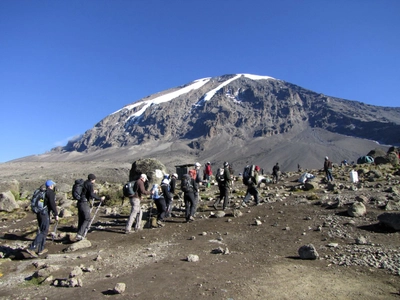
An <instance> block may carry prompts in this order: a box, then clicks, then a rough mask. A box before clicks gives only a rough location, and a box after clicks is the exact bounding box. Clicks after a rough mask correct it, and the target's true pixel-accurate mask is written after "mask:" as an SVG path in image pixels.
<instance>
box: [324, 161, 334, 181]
mask: <svg viewBox="0 0 400 300" xmlns="http://www.w3.org/2000/svg"><path fill="white" fill-rule="evenodd" d="M324 171H325V175H326V180H327V181H328V182H329V181H333V176H332V162H331V161H330V160H329V158H328V156H326V157H325V161H324Z"/></svg>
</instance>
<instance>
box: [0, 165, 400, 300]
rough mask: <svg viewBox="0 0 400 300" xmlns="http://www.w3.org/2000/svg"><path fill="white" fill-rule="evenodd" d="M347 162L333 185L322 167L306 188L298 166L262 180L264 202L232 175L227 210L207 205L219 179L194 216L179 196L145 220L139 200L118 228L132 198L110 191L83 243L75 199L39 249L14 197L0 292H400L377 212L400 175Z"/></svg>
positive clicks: (395, 248)
mask: <svg viewBox="0 0 400 300" xmlns="http://www.w3.org/2000/svg"><path fill="white" fill-rule="evenodd" d="M351 169H352V167H343V168H336V169H335V172H334V176H335V181H334V183H333V184H327V183H325V182H324V181H323V180H322V179H323V174H322V173H320V172H319V171H318V170H312V171H310V173H313V174H314V175H316V176H317V177H316V178H315V179H314V181H313V183H312V184H311V185H308V186H307V188H308V190H306V189H305V187H304V186H303V185H301V184H300V183H298V182H297V179H298V178H299V176H300V174H299V173H295V172H292V173H285V174H283V176H282V180H281V182H279V183H278V184H271V183H269V184H263V185H262V186H261V187H260V193H261V199H262V200H263V203H262V205H260V206H253V205H250V206H248V207H240V205H239V204H240V203H241V200H242V198H243V195H244V192H245V187H244V186H243V185H242V184H241V182H240V181H237V182H236V183H235V186H234V189H233V192H232V194H231V196H232V199H231V207H230V209H229V210H228V211H226V212H225V213H224V212H222V211H215V210H214V209H213V208H212V203H213V199H215V197H216V196H217V195H218V192H217V187H216V186H213V185H212V186H211V187H210V188H204V187H203V188H202V191H201V197H202V201H201V203H200V205H199V209H198V212H197V215H196V220H195V221H194V222H191V223H185V222H184V217H183V212H182V211H181V201H180V200H179V199H175V200H174V203H175V207H174V214H173V216H172V217H171V218H170V219H168V221H167V222H166V224H165V226H164V227H161V228H150V226H149V223H148V222H146V221H147V220H148V207H149V205H150V201H149V200H145V201H143V203H142V204H143V208H144V210H145V212H146V213H145V214H144V218H143V219H144V221H145V222H143V230H141V231H139V232H137V233H133V234H129V235H126V234H123V229H124V225H125V222H126V219H127V217H128V213H129V208H130V207H129V205H128V203H126V202H127V201H125V203H124V204H123V205H122V203H121V202H113V205H112V206H107V207H104V208H100V210H99V213H98V215H97V217H96V219H95V222H94V224H93V226H92V230H91V231H90V232H89V234H88V236H87V240H83V241H81V242H71V241H70V239H72V238H73V235H74V234H73V232H74V231H75V230H74V226H75V225H76V221H77V217H76V216H75V215H74V214H75V213H76V210H75V209H74V206H73V205H72V206H70V207H68V208H67V210H66V211H69V212H70V213H71V216H69V214H68V213H66V214H65V216H64V217H63V218H62V219H61V221H60V222H59V225H58V228H57V234H56V235H54V237H55V239H54V241H53V240H52V235H49V237H48V241H47V248H48V249H49V252H48V253H47V254H46V255H44V256H43V257H40V258H31V257H30V256H29V255H28V254H27V253H25V252H24V251H23V250H22V249H23V248H25V247H26V246H27V245H28V244H29V243H30V242H31V241H32V239H33V238H34V236H35V231H36V220H35V218H34V216H33V214H32V213H30V212H29V211H28V210H25V209H24V208H25V207H26V206H27V205H28V203H27V202H20V203H19V204H20V205H19V206H20V208H19V209H17V210H14V211H13V212H11V213H6V212H2V213H1V216H2V223H1V240H0V242H1V244H0V250H1V252H0V254H1V256H2V259H1V260H0V261H1V264H0V273H1V277H0V287H1V289H0V297H2V298H3V299H56V298H60V297H63V298H65V299H70V298H85V299H99V298H102V297H114V298H118V299H133V298H137V299H197V298H206V297H207V298H215V299H400V293H399V291H400V280H399V275H400V239H399V231H396V230H394V229H393V228H389V227H387V226H384V225H383V224H382V222H379V221H378V216H379V215H381V214H383V213H393V214H397V213H398V210H399V209H400V203H399V202H400V196H399V192H398V186H399V181H400V176H398V175H394V174H395V172H396V171H397V170H396V169H395V168H392V167H390V166H378V167H375V166H368V165H367V166H357V167H356V170H357V171H359V176H360V182H359V183H351V182H350V178H349V172H350V170H351ZM107 170H109V172H111V171H110V170H111V169H107ZM118 170H121V169H119V168H116V170H114V171H115V172H119V171H118ZM25 172H27V171H26V169H25ZM101 172H102V170H101V169H99V170H98V172H96V173H97V175H98V177H101V175H102V174H101ZM4 174H6V172H4ZM7 176H8V175H7ZM21 177H23V176H21ZM6 179H7V180H10V179H11V175H9V177H6ZM57 180H58V182H60V180H62V178H59V179H57ZM110 203H111V202H110ZM354 203H356V204H354ZM361 203H362V204H361ZM58 204H59V205H60V206H62V205H63V204H61V203H60V202H59V203H58ZM69 205H70V204H69ZM54 225H55V224H52V225H51V227H50V231H53V230H54ZM304 245H312V246H313V250H314V252H312V253H311V254H313V255H315V258H316V259H302V258H301V257H300V255H299V249H300V248H301V247H302V246H304ZM312 246H310V247H312ZM302 254H303V253H302Z"/></svg>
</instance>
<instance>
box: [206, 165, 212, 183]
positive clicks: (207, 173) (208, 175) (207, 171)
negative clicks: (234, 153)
mask: <svg viewBox="0 0 400 300" xmlns="http://www.w3.org/2000/svg"><path fill="white" fill-rule="evenodd" d="M204 174H205V178H204V179H205V180H206V181H207V183H208V184H209V182H210V180H211V176H212V170H211V163H210V162H209V161H208V162H207V163H206V167H205V168H204Z"/></svg>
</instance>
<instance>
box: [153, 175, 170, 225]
mask: <svg viewBox="0 0 400 300" xmlns="http://www.w3.org/2000/svg"><path fill="white" fill-rule="evenodd" d="M164 180H165V179H164ZM164 180H163V181H164ZM151 191H152V193H151V198H152V199H153V200H154V203H155V204H156V207H157V222H156V224H154V225H153V222H151V223H152V227H163V226H164V221H165V214H166V211H167V206H166V204H165V197H164V195H163V194H162V191H161V186H159V185H158V184H154V185H153V188H152V190H151Z"/></svg>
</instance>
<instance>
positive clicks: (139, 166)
mask: <svg viewBox="0 0 400 300" xmlns="http://www.w3.org/2000/svg"><path fill="white" fill-rule="evenodd" d="M167 173H168V172H167V168H166V167H165V166H164V164H163V163H162V162H160V161H159V160H157V159H155V158H143V159H139V160H137V161H135V162H134V163H133V164H132V168H131V170H130V172H129V181H132V180H137V179H138V178H139V177H140V174H146V175H147V178H148V179H149V182H148V185H149V186H150V187H151V186H152V185H153V184H155V183H160V182H161V180H162V178H163V175H164V174H167Z"/></svg>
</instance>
